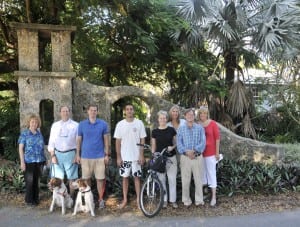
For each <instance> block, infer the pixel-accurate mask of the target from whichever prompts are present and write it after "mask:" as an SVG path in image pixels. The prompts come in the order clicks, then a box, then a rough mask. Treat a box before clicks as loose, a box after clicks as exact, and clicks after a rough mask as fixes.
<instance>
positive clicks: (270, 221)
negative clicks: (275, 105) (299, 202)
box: [0, 207, 300, 227]
mask: <svg viewBox="0 0 300 227" xmlns="http://www.w3.org/2000/svg"><path fill="white" fill-rule="evenodd" d="M18 226H20V227H27V226H28V227H35V226H37V227H44V226H46V227H52V226H53V227H54V226H55V227H57V226H74V227H75V226H76V227H77V226H79V227H83V226H84V227H86V226H108V227H115V226H142V227H151V226H163V227H168V226H172V227H173V226H178V227H179V226H180V227H181V226H184V227H188V226H197V227H217V226H222V227H227V226H228V227H235V226H236V227H299V226H300V208H299V209H298V210H294V211H284V212H278V213H264V214H252V215H244V216H224V217H189V218H184V217H160V216H158V217H155V218H152V219H149V218H146V217H144V216H142V215H137V214H132V213H123V214H122V215H121V216H118V217H115V216H112V215H105V216H101V215H100V216H96V217H94V218H93V217H90V216H89V215H85V214H81V215H79V216H76V217H73V216H72V215H71V214H70V213H69V214H66V215H65V216H62V215H61V214H60V212H59V211H58V210H56V211H55V212H53V213H48V211H47V210H45V209H44V210H41V209H37V208H35V209H32V208H15V207H1V208H0V227H18Z"/></svg>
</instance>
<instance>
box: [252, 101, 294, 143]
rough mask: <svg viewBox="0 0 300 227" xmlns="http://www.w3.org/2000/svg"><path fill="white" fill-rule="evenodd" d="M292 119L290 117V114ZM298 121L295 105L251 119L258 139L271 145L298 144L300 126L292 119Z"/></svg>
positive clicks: (290, 104)
mask: <svg viewBox="0 0 300 227" xmlns="http://www.w3.org/2000/svg"><path fill="white" fill-rule="evenodd" d="M290 113H291V114H292V116H293V117H291V114H290ZM295 118H296V119H300V113H299V111H298V110H297V105H295V104H293V103H289V104H288V106H284V107H279V108H277V109H276V110H273V111H270V112H266V113H264V114H262V115H258V116H257V117H256V118H255V119H253V123H254V125H255V128H256V129H257V130H256V131H257V134H258V138H259V139H260V140H262V141H266V142H271V143H299V142H300V137H299V135H300V125H299V124H298V123H297V122H296V121H295V120H294V119H295Z"/></svg>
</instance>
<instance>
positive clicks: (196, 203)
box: [195, 202, 204, 206]
mask: <svg viewBox="0 0 300 227" xmlns="http://www.w3.org/2000/svg"><path fill="white" fill-rule="evenodd" d="M195 205H196V206H200V205H201V206H203V205H204V202H195Z"/></svg>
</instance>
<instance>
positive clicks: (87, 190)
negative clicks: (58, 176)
mask: <svg viewBox="0 0 300 227" xmlns="http://www.w3.org/2000/svg"><path fill="white" fill-rule="evenodd" d="M72 186H73V188H74V189H78V193H77V197H76V202H75V206H74V212H73V215H76V214H77V211H83V212H85V213H87V212H91V215H92V216H95V212H94V210H95V203H94V196H93V193H92V191H91V187H90V186H89V185H87V184H86V182H85V180H83V179H78V180H76V181H74V182H72Z"/></svg>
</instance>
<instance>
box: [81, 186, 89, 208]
mask: <svg viewBox="0 0 300 227" xmlns="http://www.w3.org/2000/svg"><path fill="white" fill-rule="evenodd" d="M90 191H91V189H89V190H87V191H83V192H81V203H82V205H83V206H85V196H84V194H85V193H86V192H90Z"/></svg>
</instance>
